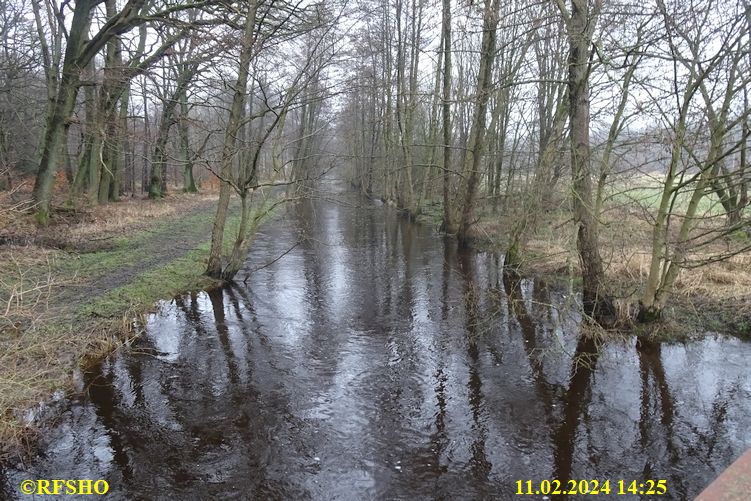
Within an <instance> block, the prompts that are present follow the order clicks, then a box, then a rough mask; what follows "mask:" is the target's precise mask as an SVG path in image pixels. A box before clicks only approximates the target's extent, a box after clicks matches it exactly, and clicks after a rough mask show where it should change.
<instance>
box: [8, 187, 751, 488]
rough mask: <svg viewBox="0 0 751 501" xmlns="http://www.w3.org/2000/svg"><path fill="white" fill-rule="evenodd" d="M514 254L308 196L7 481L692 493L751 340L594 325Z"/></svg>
mask: <svg viewBox="0 0 751 501" xmlns="http://www.w3.org/2000/svg"><path fill="white" fill-rule="evenodd" d="M298 241H299V242H300V243H299V245H297V246H296V247H294V248H293V249H292V250H291V251H290V252H289V253H288V254H286V255H285V256H284V257H282V258H280V259H278V260H277V261H275V262H274V263H273V264H270V265H268V266H266V267H263V268H262V269H260V270H257V271H254V272H253V273H250V271H252V270H255V269H256V268H258V267H261V266H263V265H264V264H268V263H269V262H270V261H272V260H274V259H275V258H277V257H279V256H280V255H281V254H283V253H284V252H285V251H287V250H289V249H290V247H292V246H293V245H294V244H295V242H298ZM499 264H500V258H499V257H498V256H496V255H493V254H490V253H477V252H472V251H467V252H458V251H457V250H456V243H455V241H453V240H451V239H444V238H442V237H441V236H440V235H438V234H437V233H436V232H435V231H433V230H432V229H430V228H428V227H426V226H420V225H417V224H414V223H409V222H407V221H405V220H403V219H401V218H399V217H398V216H397V214H396V213H395V212H394V211H392V210H391V209H388V208H385V207H379V206H375V205H372V204H369V203H367V202H365V201H363V200H361V199H359V198H356V197H354V196H353V195H352V196H341V197H339V198H338V199H337V201H334V200H318V201H306V202H299V203H297V205H293V206H290V207H289V208H288V209H287V210H286V212H285V213H284V214H282V215H281V216H280V217H279V218H278V219H277V220H276V221H274V222H273V223H271V224H268V225H266V226H265V227H264V228H263V229H262V232H261V234H260V235H259V236H258V237H257V240H256V242H255V244H254V246H253V250H252V252H251V254H250V255H249V257H248V261H247V264H246V267H247V269H246V270H244V271H241V272H240V275H239V276H240V281H238V283H237V284H235V285H232V286H230V287H226V288H224V289H221V290H217V291H214V292H210V293H198V294H187V295H185V296H182V297H178V298H176V299H174V300H172V301H169V302H164V303H163V304H162V305H161V308H160V309H159V311H158V313H156V314H154V315H152V316H150V317H149V320H148V324H147V325H146V328H145V334H144V335H143V336H142V338H140V339H139V341H137V342H136V343H135V344H134V346H133V347H132V349H130V350H127V351H124V352H123V353H122V354H119V355H117V356H114V357H111V358H110V359H107V360H105V361H103V362H102V363H101V365H100V366H99V367H97V368H95V370H94V371H92V372H91V373H90V374H87V375H86V376H85V378H84V381H83V383H84V386H85V391H84V395H85V396H83V397H80V398H77V399H74V400H72V401H71V402H70V403H69V404H67V405H66V407H65V411H64V412H63V414H62V417H61V419H59V420H58V423H57V424H56V425H55V426H54V427H52V428H51V429H50V430H48V431H47V433H46V434H45V439H44V445H43V447H42V450H41V451H40V453H39V455H37V456H36V457H34V458H33V459H32V460H31V461H29V463H28V464H26V465H17V466H16V467H14V468H10V469H8V470H6V471H4V472H2V474H0V479H1V480H0V482H1V484H2V486H3V487H2V488H1V489H3V490H4V492H3V491H0V497H2V494H3V493H4V494H5V497H7V498H9V499H28V498H29V497H28V496H23V495H21V494H20V492H19V488H18V486H19V484H20V482H21V481H22V480H24V479H27V478H31V479H94V480H96V479H105V480H107V482H108V483H109V486H110V488H109V494H108V495H107V499H264V500H267V499H294V500H304V499H316V500H333V499H340V500H358V499H405V500H406V499H409V500H412V499H446V500H449V499H543V495H542V494H539V495H536V494H532V495H522V496H518V495H516V492H517V489H518V486H519V484H518V481H521V482H522V485H523V486H524V487H523V488H524V489H526V481H527V480H531V481H533V488H534V490H535V491H538V490H539V485H540V481H541V480H543V479H562V480H568V479H576V480H598V481H599V482H600V483H604V482H605V481H606V480H609V481H610V483H611V489H612V491H611V494H610V495H606V494H601V495H597V496H588V497H589V498H592V499H637V498H639V496H638V495H637V496H633V495H631V494H628V493H627V494H625V495H616V494H617V492H616V491H617V490H618V481H619V480H623V481H625V486H626V487H627V486H628V485H629V484H630V483H631V481H633V480H636V481H638V482H640V483H642V482H645V481H646V480H655V481H657V480H665V481H666V488H667V494H666V495H665V496H646V495H645V496H643V499H658V498H659V499H691V498H692V497H693V496H695V495H696V494H698V492H700V491H701V490H702V489H703V488H704V487H705V486H706V485H707V484H708V483H709V482H710V481H711V480H712V479H713V478H714V477H715V476H716V475H717V474H718V473H720V472H721V471H722V470H723V469H724V468H725V467H727V466H728V465H729V464H730V463H731V462H732V461H733V460H734V459H735V458H736V457H737V456H739V455H740V454H741V453H742V452H743V451H745V450H746V449H747V448H748V447H750V446H751V398H749V396H750V395H751V371H750V370H749V363H750V361H751V345H750V344H748V343H743V342H741V341H738V340H736V339H733V338H725V337H722V336H719V335H713V334H709V335H708V336H707V337H706V338H705V339H703V340H701V341H697V342H692V343H689V344H664V345H661V344H658V343H639V344H638V345H637V343H636V340H635V339H633V338H625V339H622V340H613V341H608V342H595V341H593V340H592V339H591V338H589V337H586V336H582V335H580V334H581V332H582V328H581V327H580V325H579V324H580V320H579V318H578V315H577V314H576V313H575V312H576V307H575V302H576V299H577V298H576V297H575V296H571V295H569V294H568V293H567V291H566V290H565V289H558V288H555V287H550V286H548V285H546V284H545V283H544V282H542V281H540V280H522V281H521V283H520V284H518V285H515V284H512V283H510V282H509V281H508V280H507V281H506V283H504V280H503V274H502V270H501V268H500V267H499ZM246 275H247V281H246V282H243V279H244V278H245V277H246ZM590 485H591V483H590ZM547 497H553V498H555V497H556V496H547Z"/></svg>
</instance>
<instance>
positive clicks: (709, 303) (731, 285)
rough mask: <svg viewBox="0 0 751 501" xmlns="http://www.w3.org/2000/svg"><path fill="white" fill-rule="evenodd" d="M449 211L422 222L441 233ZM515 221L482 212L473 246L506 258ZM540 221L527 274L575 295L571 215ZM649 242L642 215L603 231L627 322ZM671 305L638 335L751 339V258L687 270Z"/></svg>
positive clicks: (432, 208) (431, 210)
mask: <svg viewBox="0 0 751 501" xmlns="http://www.w3.org/2000/svg"><path fill="white" fill-rule="evenodd" d="M442 213H443V208H442V205H441V204H440V203H430V204H425V205H424V206H423V208H422V212H421V214H420V215H419V216H418V217H417V220H418V221H419V222H421V223H423V224H428V225H431V226H433V227H436V228H438V227H439V226H440V224H441V221H442ZM513 217H514V214H513V213H508V212H505V211H504V210H500V211H498V212H495V211H493V209H492V208H491V207H489V206H488V207H483V208H481V209H480V210H478V222H477V223H476V224H475V227H474V229H473V245H474V246H475V247H476V248H477V249H478V250H485V251H493V252H500V253H503V252H505V250H506V243H507V241H508V231H509V230H510V229H511V228H513V224H514V220H513ZM541 219H543V220H542V221H541V222H540V224H539V225H538V227H537V230H536V231H534V232H533V233H532V235H530V236H529V238H528V240H527V243H526V245H525V251H524V254H523V256H522V262H521V271H522V274H523V275H525V276H529V277H541V278H544V279H545V280H547V281H554V282H559V283H563V284H566V285H569V284H570V285H572V286H573V288H574V289H575V288H576V287H577V286H580V284H581V278H580V275H579V262H578V257H577V253H576V241H575V234H574V232H573V230H572V228H573V226H572V224H571V219H570V212H569V211H568V210H566V209H560V210H547V211H545V214H544V216H543V217H541ZM650 238H651V227H650V226H649V225H648V224H647V223H646V221H643V220H641V219H640V218H639V217H637V215H635V214H631V213H623V214H620V215H619V217H617V218H614V219H613V220H611V221H605V222H604V224H603V225H601V229H600V247H601V255H602V256H603V261H604V265H605V273H606V276H607V279H608V283H609V285H610V287H611V291H612V293H613V294H614V296H615V298H616V303H617V305H618V306H619V308H620V309H621V310H622V311H621V316H622V317H624V318H629V317H631V318H632V317H633V316H634V315H635V311H634V305H635V304H636V303H637V301H638V298H639V293H640V291H641V287H642V286H643V284H644V282H645V280H646V276H647V273H648V271H649V253H648V249H649V245H650ZM744 245H747V242H745V241H734V240H733V239H732V238H727V239H724V240H722V241H719V242H718V243H717V244H716V247H717V249H715V250H717V252H718V253H720V252H722V251H725V252H727V251H728V250H729V249H733V248H734V246H735V247H739V248H740V247H742V246H744ZM705 252H708V250H705ZM668 303H669V305H668V307H667V308H666V310H665V312H664V318H663V319H662V320H661V321H660V322H656V323H654V324H648V325H638V324H634V325H632V326H631V327H632V329H633V331H634V333H636V334H638V335H646V336H649V337H651V338H654V339H656V340H659V341H686V340H689V339H696V338H701V337H703V336H705V335H706V333H707V332H716V333H721V334H727V335H732V336H735V337H738V338H740V339H743V340H751V255H749V253H748V252H745V253H739V254H737V255H735V256H733V257H731V258H729V259H727V260H724V261H719V262H714V263H711V264H708V265H706V266H702V267H698V268H693V269H682V270H681V271H680V274H679V276H678V279H677V280H676V284H675V289H674V291H673V294H672V296H671V298H670V299H669V302H668Z"/></svg>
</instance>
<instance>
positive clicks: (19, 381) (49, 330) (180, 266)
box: [0, 195, 266, 459]
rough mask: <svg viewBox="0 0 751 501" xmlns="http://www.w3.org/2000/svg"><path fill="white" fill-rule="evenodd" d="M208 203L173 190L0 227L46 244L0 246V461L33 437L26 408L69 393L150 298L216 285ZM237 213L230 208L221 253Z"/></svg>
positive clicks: (128, 330)
mask: <svg viewBox="0 0 751 501" xmlns="http://www.w3.org/2000/svg"><path fill="white" fill-rule="evenodd" d="M214 201H215V197H211V196H209V197H206V196H198V197H196V196H190V195H179V196H174V197H169V198H168V199H165V200H162V201H157V202H151V201H141V202H140V203H139V202H135V201H129V202H125V203H122V204H110V205H107V206H104V207H98V208H94V209H90V210H88V211H85V212H82V213H80V214H78V219H76V220H73V221H67V222H66V227H65V228H60V227H55V226H54V225H53V226H52V227H51V228H50V229H49V230H45V231H47V232H48V233H47V234H44V235H42V238H40V237H39V233H37V230H36V228H35V227H34V226H33V223H32V222H31V221H29V220H24V218H26V217H28V218H30V217H31V216H24V215H15V217H13V218H10V219H12V221H11V224H9V225H8V224H6V225H5V226H4V227H3V226H0V234H13V235H15V236H18V235H21V236H24V235H27V236H28V235H35V236H36V237H37V239H40V240H41V241H43V242H44V243H47V244H51V247H52V248H50V247H46V246H43V245H37V244H31V245H23V246H14V245H10V246H7V245H6V246H2V247H0V307H2V309H0V459H2V457H3V455H5V457H6V458H7V457H9V455H10V454H11V453H12V454H19V453H20V450H21V449H22V448H23V446H24V445H25V444H26V445H28V444H30V443H31V441H33V438H34V437H35V436H36V430H35V429H34V424H33V423H30V422H29V421H28V420H27V419H26V417H25V414H27V413H28V410H29V409H31V408H34V407H36V406H38V405H39V404H40V403H41V402H44V401H47V400H48V399H49V397H50V395H51V394H52V393H53V392H55V391H56V390H62V391H65V392H67V391H70V390H71V389H72V388H73V384H72V381H73V380H72V377H71V375H72V371H73V369H74V368H75V367H86V366H87V365H88V364H90V363H92V362H94V361H97V360H99V359H101V358H102V357H103V356H106V355H108V354H110V353H112V352H113V351H115V350H116V349H117V348H118V347H120V346H122V344H123V342H124V341H126V340H127V339H129V338H130V337H132V336H133V335H136V334H137V332H134V328H135V327H134V326H135V323H134V320H136V319H138V318H140V317H142V316H143V315H144V314H146V313H148V312H150V311H152V310H153V309H154V308H155V304H156V303H157V302H158V301H159V300H162V299H166V298H171V297H174V296H175V295H177V294H179V293H182V292H187V291H192V290H201V289H207V288H210V287H214V286H217V285H218V282H217V281H214V280H212V279H210V278H208V277H205V276H204V275H203V274H202V273H203V270H204V269H205V266H206V259H207V256H208V250H209V246H210V230H211V223H212V221H213V217H214V212H215V211H214V208H213V204H214ZM256 210H257V211H263V212H265V211H266V207H265V206H262V207H259V208H258V209H256ZM6 215H7V214H6ZM239 220H240V217H239V214H237V211H236V210H232V211H230V215H229V217H228V220H227V224H226V231H225V235H226V238H225V242H224V251H225V253H226V252H228V251H229V249H230V248H231V245H232V243H233V239H234V235H235V234H236V232H237V229H238V227H239ZM7 221H8V220H7V219H6V223H7ZM53 222H54V219H53ZM25 231H26V232H27V233H26V234H24V232H25ZM32 232H33V233H32ZM14 238H16V237H14ZM91 242H96V243H97V245H98V247H92V246H91ZM76 247H78V249H79V250H70V249H71V248H73V249H75V248H76ZM62 249H68V250H62ZM140 324H143V322H140Z"/></svg>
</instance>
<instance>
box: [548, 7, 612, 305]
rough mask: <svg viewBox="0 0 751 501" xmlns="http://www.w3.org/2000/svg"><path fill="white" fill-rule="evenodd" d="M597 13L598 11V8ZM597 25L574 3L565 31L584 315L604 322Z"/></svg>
mask: <svg viewBox="0 0 751 501" xmlns="http://www.w3.org/2000/svg"><path fill="white" fill-rule="evenodd" d="M561 4H562V3H561ZM561 4H559V5H561ZM595 9H598V6H596V7H595ZM596 24H597V12H596V11H595V12H590V10H589V5H588V2H587V0H572V2H571V13H570V16H569V18H568V20H567V23H566V25H567V26H566V28H567V32H568V38H569V57H568V61H569V70H568V92H569V123H570V127H571V175H572V178H573V179H572V180H573V184H572V195H573V209H574V223H575V224H576V226H577V240H576V245H577V250H578V252H579V264H580V265H581V270H582V302H583V305H584V312H585V313H587V314H588V315H591V316H593V317H594V318H603V319H604V318H607V317H612V316H613V315H614V313H615V310H614V308H613V304H612V299H611V298H610V296H609V295H608V293H607V289H606V287H605V273H604V270H603V265H602V258H601V257H600V249H599V246H598V235H597V219H596V218H595V215H594V204H593V201H592V179H591V174H592V173H591V162H590V143H589V126H590V118H589V69H590V66H589V48H590V45H591V43H592V34H593V32H594V28H595V25H596Z"/></svg>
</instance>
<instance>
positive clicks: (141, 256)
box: [49, 200, 216, 315]
mask: <svg viewBox="0 0 751 501" xmlns="http://www.w3.org/2000/svg"><path fill="white" fill-rule="evenodd" d="M215 204H216V202H215V201H214V200H201V201H200V202H198V203H196V204H194V205H191V206H189V207H185V210H183V211H180V212H179V213H175V214H173V215H171V216H169V217H166V218H164V219H162V220H161V221H159V222H157V223H156V224H153V225H151V226H149V227H148V228H146V229H142V230H140V231H139V232H137V233H136V235H135V236H133V237H132V238H127V237H126V238H123V239H121V240H120V241H119V242H118V243H117V244H116V245H115V246H114V247H113V248H109V249H106V250H102V251H99V252H95V253H91V254H89V253H87V254H82V255H80V256H78V258H77V261H79V263H78V264H79V266H75V267H73V270H74V271H73V274H74V276H75V277H77V278H78V279H77V280H74V281H73V282H71V283H66V284H64V285H62V286H61V287H60V288H59V289H58V291H57V293H56V294H55V295H54V297H51V298H50V303H49V312H50V313H51V314H53V315H61V314H65V313H72V312H75V311H76V310H78V309H80V307H81V306H82V305H84V304H85V303H86V302H87V301H89V300H90V299H91V298H92V297H99V296H103V295H105V294H107V293H108V292H111V291H113V290H115V289H118V288H120V287H123V286H125V285H128V284H129V283H131V282H132V281H133V280H134V279H136V278H137V277H138V276H140V275H142V274H143V273H146V272H149V271H153V270H156V269H158V268H160V267H162V266H164V265H166V264H168V263H171V262H173V261H175V260H176V259H179V258H181V257H183V256H185V254H186V253H188V252H189V251H191V250H193V249H195V248H196V247H198V246H199V245H200V244H202V243H204V242H206V241H208V239H209V238H210V236H211V225H212V223H213V221H212V219H213V215H214V210H215ZM97 259H99V260H101V261H104V262H109V263H111V265H110V266H109V267H108V269H105V270H101V271H98V272H97V271H95V272H94V273H91V274H90V273H88V270H87V269H86V266H87V265H88V264H89V263H91V262H94V261H96V260H97ZM67 273H68V274H70V273H71V267H68V269H67Z"/></svg>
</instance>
